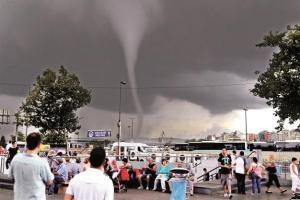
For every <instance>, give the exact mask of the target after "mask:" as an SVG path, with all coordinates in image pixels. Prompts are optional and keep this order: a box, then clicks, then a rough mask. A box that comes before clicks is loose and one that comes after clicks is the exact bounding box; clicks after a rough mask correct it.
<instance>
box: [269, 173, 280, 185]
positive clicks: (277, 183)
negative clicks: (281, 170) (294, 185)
mask: <svg viewBox="0 0 300 200" xmlns="http://www.w3.org/2000/svg"><path fill="white" fill-rule="evenodd" d="M273 181H274V182H275V185H276V187H278V188H280V183H279V180H278V177H277V175H276V174H269V180H268V182H267V188H269V187H270V186H271V185H272V183H273Z"/></svg>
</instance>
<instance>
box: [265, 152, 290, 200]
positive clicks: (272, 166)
mask: <svg viewBox="0 0 300 200" xmlns="http://www.w3.org/2000/svg"><path fill="white" fill-rule="evenodd" d="M265 167H266V170H267V172H268V182H267V184H266V186H267V190H266V193H267V194H271V193H272V192H271V191H270V187H271V185H272V183H273V182H275V185H276V187H277V188H278V190H279V191H280V193H281V194H283V193H285V192H286V191H287V190H286V189H282V187H281V186H280V183H279V180H278V176H277V169H276V163H275V158H274V156H273V155H270V156H269V159H268V162H267V164H266V166H265Z"/></svg>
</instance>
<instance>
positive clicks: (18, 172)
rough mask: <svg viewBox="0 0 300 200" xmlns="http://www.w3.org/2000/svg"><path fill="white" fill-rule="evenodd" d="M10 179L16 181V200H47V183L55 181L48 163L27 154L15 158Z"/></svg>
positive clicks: (20, 154) (36, 156)
mask: <svg viewBox="0 0 300 200" xmlns="http://www.w3.org/2000/svg"><path fill="white" fill-rule="evenodd" d="M9 177H10V178H12V179H14V180H15V184H14V199H15V200H46V195H45V189H46V186H45V183H47V182H49V181H51V180H53V179H54V176H53V174H52V173H51V171H50V167H49V164H48V162H47V161H45V160H43V159H41V158H40V157H39V156H38V155H35V154H34V155H31V154H26V153H19V154H17V155H16V156H15V157H14V159H13V160H12V162H11V167H10V171H9Z"/></svg>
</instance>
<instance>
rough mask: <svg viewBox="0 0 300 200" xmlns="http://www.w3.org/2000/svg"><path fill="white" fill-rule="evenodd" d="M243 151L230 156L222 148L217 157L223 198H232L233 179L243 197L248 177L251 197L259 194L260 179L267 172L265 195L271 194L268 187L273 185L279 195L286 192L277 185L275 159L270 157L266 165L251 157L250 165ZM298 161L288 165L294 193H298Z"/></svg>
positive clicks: (299, 182)
mask: <svg viewBox="0 0 300 200" xmlns="http://www.w3.org/2000/svg"><path fill="white" fill-rule="evenodd" d="M248 159H249V158H246V157H245V155H244V152H243V151H240V153H239V155H238V156H237V155H236V151H233V152H232V155H230V154H229V153H228V152H227V150H226V149H225V148H224V149H222V152H221V153H220V155H219V159H218V162H219V167H220V170H219V174H220V179H221V184H222V186H223V189H224V197H229V199H231V198H232V193H231V192H232V190H231V185H232V179H233V177H235V178H236V180H237V192H238V194H241V195H245V194H246V189H245V181H246V178H247V177H248V178H249V179H250V180H251V181H252V190H251V195H255V194H257V195H260V194H261V179H262V178H263V176H264V175H265V172H267V183H266V191H265V192H266V193H267V194H271V193H272V191H270V187H271V185H272V184H273V182H274V183H275V186H276V187H277V189H278V190H279V192H280V193H285V192H286V191H287V190H286V189H283V188H282V187H281V185H280V183H279V179H278V174H277V167H276V164H275V159H274V157H273V156H272V155H270V156H269V159H268V161H267V162H266V163H264V164H261V163H259V162H258V159H257V157H252V161H251V163H247V160H248ZM298 164H299V163H298V161H297V159H296V158H293V159H292V163H291V165H290V172H291V178H292V182H293V186H292V191H293V192H294V193H296V192H298V191H300V178H299V176H298V168H297V165H298Z"/></svg>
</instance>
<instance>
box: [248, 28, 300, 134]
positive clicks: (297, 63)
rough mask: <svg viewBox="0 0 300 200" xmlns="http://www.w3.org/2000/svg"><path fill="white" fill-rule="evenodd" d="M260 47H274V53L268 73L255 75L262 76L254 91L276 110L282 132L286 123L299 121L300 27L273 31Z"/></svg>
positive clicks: (299, 126)
mask: <svg viewBox="0 0 300 200" xmlns="http://www.w3.org/2000/svg"><path fill="white" fill-rule="evenodd" d="M257 46H258V47H271V48H274V53H273V56H272V58H271V59H270V62H269V66H268V68H267V70H266V71H265V72H263V73H260V72H256V73H257V74H258V75H259V76H258V80H257V83H256V84H255V86H254V88H253V89H252V90H251V92H252V93H253V94H254V95H255V96H259V97H261V98H265V99H266V100H267V105H269V106H272V107H273V109H274V110H275V113H274V114H275V116H278V117H279V120H278V127H277V129H279V130H281V129H282V128H283V125H284V122H285V121H286V120H288V122H289V123H290V124H294V123H296V121H297V120H299V119H300V26H294V27H288V29H287V31H285V32H276V33H272V32H271V33H270V34H269V35H267V36H265V37H264V39H263V42H261V43H260V44H257ZM298 128H300V124H298Z"/></svg>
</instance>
